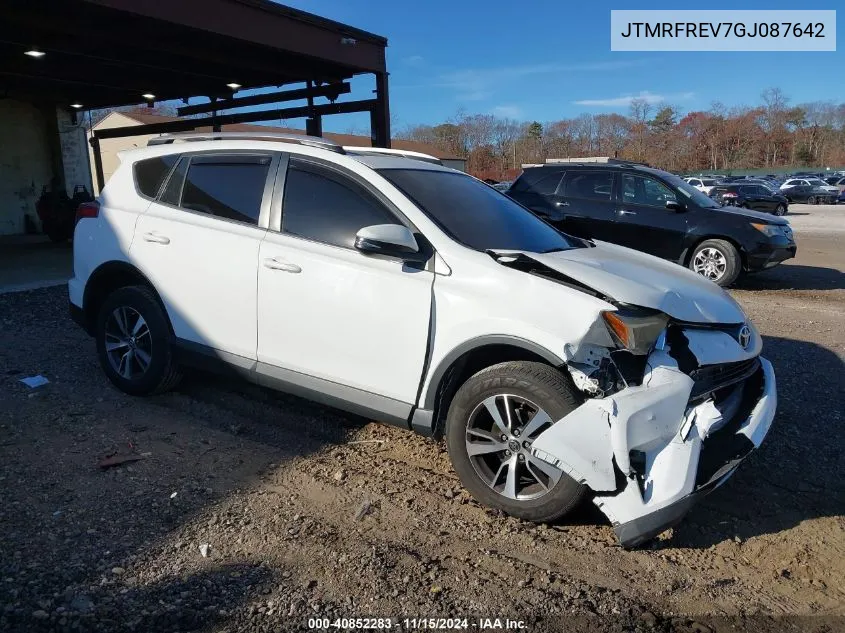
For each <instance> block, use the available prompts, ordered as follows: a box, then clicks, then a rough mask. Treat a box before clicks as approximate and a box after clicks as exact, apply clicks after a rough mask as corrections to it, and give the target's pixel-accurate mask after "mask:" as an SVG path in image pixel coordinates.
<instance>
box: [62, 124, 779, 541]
mask: <svg viewBox="0 0 845 633" xmlns="http://www.w3.org/2000/svg"><path fill="white" fill-rule="evenodd" d="M183 140H192V141H193V142H190V143H183V142H174V141H183ZM160 143H162V144H157V145H156V146H154V147H147V148H144V149H139V150H133V151H130V152H127V153H125V154H124V155H123V156H122V164H121V165H120V167H119V168H118V170H117V172H116V173H115V174H114V176H113V177H112V178H111V180H110V181H109V183H108V184H107V186H106V187H105V189H104V191H103V193H102V195H101V196H100V198H99V200H98V202H97V203H95V204H89V205H84V206H83V208H81V210H80V214H79V215H80V219H79V221H78V224H77V226H76V234H75V239H74V270H75V276H74V278H73V279H72V280H71V281H70V284H69V290H70V302H71V313H72V314H73V316H74V317H75V318H76V320H77V321H78V322H79V323H80V324H82V325H83V327H85V328H86V330H87V331H88V332H89V333H91V334H92V335H93V336H95V337H96V342H97V349H98V353H99V357H100V363H101V365H102V368H103V370H104V371H105V373H106V374H107V375H108V377H109V378H110V379H111V381H112V382H113V383H114V384H115V385H117V387H119V388H120V389H122V390H124V391H126V392H128V393H130V394H136V395H142V394H150V393H155V392H158V391H162V390H164V389H167V388H169V387H172V386H173V385H174V384H175V383H176V381H177V380H178V378H179V368H180V366H182V365H186V364H191V365H199V366H200V367H204V368H213V367H221V368H226V369H229V370H234V372H235V373H237V374H239V375H240V376H243V377H245V378H247V379H249V380H252V381H255V382H257V383H260V384H263V385H266V386H269V387H273V388H278V389H281V390H285V391H289V392H293V393H296V394H299V395H302V396H305V397H307V398H310V399H313V400H317V401H320V402H323V403H327V404H330V405H333V406H337V407H339V408H342V409H346V410H348V411H353V412H356V413H359V414H363V415H366V416H369V417H371V418H374V419H377V420H382V421H387V422H390V423H393V424H397V425H399V426H402V427H405V428H408V429H413V430H416V431H419V432H421V433H424V434H427V435H432V436H435V437H439V436H443V435H445V437H446V442H447V445H448V449H449V454H450V456H451V458H452V461H453V464H454V467H455V470H456V471H457V472H458V474H459V476H460V478H461V480H462V481H463V483H464V485H465V486H466V488H467V489H468V490H469V491H470V492H471V493H472V494H473V495H474V496H475V497H476V499H478V500H479V501H480V502H481V503H483V504H485V505H488V506H492V507H495V508H499V509H501V510H504V511H505V512H507V513H509V514H512V515H514V516H517V517H522V518H525V519H528V520H532V521H550V520H553V519H557V518H559V517H561V516H563V515H564V514H566V513H567V512H569V511H570V510H572V509H573V508H574V507H575V506H576V505H577V504H578V503H579V502H580V501H581V500H582V499H583V498H584V497H585V496H587V494H588V493H589V494H591V495H592V498H593V500H594V503H595V504H596V505H597V506H598V507H599V508H600V509H601V510H602V511H603V512H604V513H605V514H606V515H607V516H608V517H609V519H610V520H611V521H612V523H613V525H614V527H615V530H616V533H617V535H618V537H619V539H620V541H621V542H622V544H623V545H625V546H634V545H637V544H639V543H642V542H643V541H645V540H647V539H649V538H651V537H653V536H654V535H656V534H657V533H659V532H661V531H662V530H663V529H665V528H666V527H668V526H670V525H672V524H673V523H675V522H676V521H677V520H679V519H680V518H681V517H682V516H683V514H684V513H685V512H686V511H687V510H688V509H689V507H690V506H691V505H692V504H693V503H694V502H695V500H696V499H698V498H699V497H700V496H701V495H702V494H704V493H706V492H708V491H710V490H712V489H714V488H715V487H717V486H719V485H720V484H721V483H723V482H724V481H725V480H726V479H727V478H728V477H729V476H730V475H731V474H732V473H733V472H734V470H735V469H736V467H737V465H738V464H739V462H740V461H741V460H742V459H743V458H745V457H746V456H747V455H748V454H749V453H750V452H751V451H752V450H753V449H754V448H756V447H757V446H759V445H760V443H761V442H762V440H763V438H764V436H765V435H766V433H767V432H768V430H769V427H770V425H771V422H772V418H773V417H774V413H775V406H776V393H775V377H774V374H773V371H772V366H771V365H770V363H769V362H768V361H766V360H765V359H763V358H762V357H761V356H760V350H761V344H762V342H761V338H760V336H759V334H758V333H757V331H756V330H755V328H754V327H753V326H752V325H751V324H750V323H749V322H748V320H747V318H746V316H745V314H744V313H743V311H742V310H741V308H740V307H739V306H738V305H737V303H736V302H735V301H733V299H731V298H730V297H729V296H728V295H727V294H726V293H725V292H724V291H723V290H722V289H721V288H719V287H718V286H717V285H716V284H714V283H712V282H710V281H707V280H706V279H704V278H702V277H700V276H698V275H696V274H695V273H693V272H691V271H689V270H686V269H684V268H682V267H681V266H678V265H675V264H672V263H668V262H664V261H662V260H660V259H657V258H655V257H651V256H649V255H645V254H643V253H641V252H638V251H634V250H629V249H627V248H623V247H620V246H614V245H611V244H606V243H602V242H590V241H585V240H581V239H577V238H573V237H570V236H568V235H565V234H562V233H560V232H558V231H557V230H555V229H554V228H552V227H551V226H549V225H548V224H546V223H544V222H543V221H542V220H540V219H538V218H537V217H535V216H534V215H533V214H531V213H530V212H529V211H527V210H526V209H525V208H523V207H521V206H520V205H518V204H517V203H515V202H514V201H513V200H511V199H510V198H508V197H506V196H504V195H502V194H500V193H499V192H497V191H496V190H494V189H492V188H491V187H488V186H487V185H485V184H483V183H482V182H480V181H478V180H476V179H475V178H472V177H470V176H468V175H466V174H463V173H460V172H457V171H453V170H451V169H447V168H444V167H442V166H439V165H435V164H432V163H430V162H423V161H419V160H415V159H411V158H401V157H391V156H378V155H371V154H370V155H368V153H367V152H366V151H365V150H363V149H362V150H361V151H357V152H356V150H355V149H354V148H346V149H343V148H341V147H339V146H335V145H332V144H331V143H329V142H326V141H323V140H321V139H309V138H307V137H299V138H291V137H278V138H276V137H271V138H268V137H262V138H244V137H242V136H241V137H237V136H229V137H227V136H226V135H225V134H223V135H212V138H208V139H206V140H203V138H202V137H197V136H194V137H191V136H188V137H182V138H164V139H160ZM280 415H284V413H283V412H281V411H280Z"/></svg>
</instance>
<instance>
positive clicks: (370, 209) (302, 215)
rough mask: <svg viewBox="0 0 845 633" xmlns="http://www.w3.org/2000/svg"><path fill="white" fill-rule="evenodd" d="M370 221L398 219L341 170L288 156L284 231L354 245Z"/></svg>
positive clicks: (283, 216) (329, 241) (283, 213)
mask: <svg viewBox="0 0 845 633" xmlns="http://www.w3.org/2000/svg"><path fill="white" fill-rule="evenodd" d="M497 195H498V194H497ZM374 224H399V221H398V220H397V219H396V217H395V216H394V215H393V214H392V213H391V212H390V211H389V210H388V209H387V208H386V207H385V206H384V205H383V204H382V203H381V202H379V201H378V200H377V199H376V198H375V197H374V196H373V195H372V194H370V193H369V192H368V191H367V190H366V189H365V188H364V187H363V186H361V185H359V184H358V183H356V182H354V181H353V180H350V179H349V178H347V177H346V176H344V175H343V174H340V173H338V172H337V171H335V170H333V169H329V168H327V167H323V166H322V165H318V164H316V163H311V162H308V161H303V160H297V159H291V161H290V164H289V165H288V172H287V176H286V178H285V194H284V203H283V208H282V231H283V232H284V233H288V234H290V235H295V236H297V237H302V238H305V239H307V240H312V241H315V242H323V243H324V244H331V245H332V246H341V247H344V248H354V246H355V236H356V235H357V233H358V231H360V230H361V229H362V228H364V227H365V226H372V225H374Z"/></svg>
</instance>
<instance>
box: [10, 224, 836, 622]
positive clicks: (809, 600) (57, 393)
mask: <svg viewBox="0 0 845 633" xmlns="http://www.w3.org/2000/svg"><path fill="white" fill-rule="evenodd" d="M796 228H797V227H796ZM798 230H799V257H798V259H797V260H794V261H793V262H790V263H789V264H787V265H784V266H781V267H779V268H776V269H774V270H771V271H768V272H766V273H763V274H760V275H758V276H754V277H749V278H748V279H746V280H744V281H743V282H742V283H741V284H740V286H739V288H737V289H736V290H735V291H733V292H734V295H735V296H736V297H737V299H738V300H739V301H740V302H741V303H742V304H743V306H744V307H745V309H746V310H747V311H748V312H749V314H750V315H751V317H752V318H753V319H754V321H755V323H756V324H757V325H758V326H759V327H760V329H761V331H762V332H763V334H764V336H765V337H766V342H765V352H764V353H765V354H766V355H767V356H768V357H769V358H770V359H771V360H772V362H773V363H774V365H775V369H776V371H777V373H778V382H779V392H780V406H779V411H778V416H777V419H776V421H775V424H774V427H773V430H772V432H771V435H770V437H769V439H768V441H767V443H766V444H764V446H763V447H762V448H761V450H760V451H758V452H757V453H756V454H755V455H753V456H752V457H751V458H750V459H749V460H748V462H747V463H746V464H744V465H743V467H742V468H741V469H740V470H739V472H738V473H737V475H736V476H735V477H733V478H732V479H731V480H730V481H729V482H728V483H727V484H726V485H725V486H723V487H722V488H720V489H719V490H718V491H717V492H715V493H714V494H712V495H710V496H709V497H707V498H706V499H705V500H704V501H703V502H702V503H701V504H700V505H699V506H697V507H696V508H695V509H694V510H693V511H692V512H691V513H690V515H689V516H688V517H687V519H686V520H685V521H684V522H683V523H682V524H680V525H679V526H678V527H676V528H675V529H674V530H671V531H668V532H666V533H664V534H663V535H662V536H661V537H660V538H659V539H658V540H656V541H655V542H654V543H653V544H652V545H651V546H650V547H649V548H646V549H641V550H636V551H624V550H622V549H621V548H619V547H618V546H617V544H616V541H615V539H614V537H613V533H612V530H611V528H610V526H609V525H608V523H607V521H606V520H604V518H603V517H602V515H601V514H600V513H598V512H597V511H595V510H594V509H592V508H591V507H590V506H585V507H584V508H583V509H582V510H580V511H579V512H578V514H577V516H575V517H574V518H572V519H571V520H569V521H567V522H565V523H561V524H558V525H552V526H533V525H530V524H527V523H521V522H520V521H517V520H515V519H511V518H509V517H505V516H502V515H500V514H497V513H494V512H490V511H486V510H485V509H483V508H481V507H480V506H479V505H477V504H476V503H475V502H474V501H473V500H472V499H471V498H470V497H469V496H468V495H467V493H466V492H464V491H463V490H462V489H461V486H460V484H459V482H458V480H457V478H456V476H455V475H454V473H453V472H452V470H451V468H450V466H449V463H448V459H447V455H446V452H445V449H444V446H443V445H442V444H437V443H434V442H432V441H429V440H426V439H424V438H421V437H417V436H414V435H412V434H411V433H408V432H403V431H401V430H398V429H395V428H392V427H386V426H381V425H377V424H374V423H371V422H368V421H367V420H364V419H361V418H356V417H353V416H347V415H344V414H341V413H339V412H337V411H334V410H330V409H326V408H322V407H319V406H316V405H312V404H309V403H307V402H305V401H303V400H299V399H296V398H293V397H289V396H285V395H282V394H277V393H273V392H269V391H266V390H263V389H260V388H257V387H252V386H246V385H242V384H235V383H232V382H230V381H227V380H225V379H221V378H217V377H212V376H207V375H202V374H196V375H192V376H190V377H189V379H188V380H187V381H186V382H185V383H183V385H182V386H181V387H180V388H179V390H178V391H176V392H174V393H170V394H165V395H162V396H157V397H154V398H147V399H135V398H131V397H129V396H125V395H123V394H121V393H119V392H117V391H116V390H114V389H113V388H112V387H111V386H110V385H109V383H108V382H107V381H106V379H105V378H104V376H103V375H102V373H101V372H100V370H99V367H98V365H97V362H96V358H95V350H94V344H93V342H92V341H91V340H90V339H88V338H87V337H86V336H85V335H84V334H83V333H82V332H81V331H80V330H79V329H78V328H76V327H75V326H73V325H72V324H71V323H70V321H69V320H68V319H67V317H66V300H67V299H66V293H65V290H64V289H63V288H51V289H45V290H37V291H32V292H21V293H16V294H9V295H3V296H0V403H1V404H0V486H2V488H0V489H2V491H3V499H2V501H3V502H2V503H1V504H0V538H1V540H0V631H187V630H203V631H215V632H222V631H229V632H232V631H290V630H307V629H308V628H309V627H308V621H307V618H309V617H315V616H319V617H329V618H335V617H365V616H377V617H393V618H399V617H435V616H440V617H447V616H449V617H467V618H470V620H469V621H468V624H469V628H470V629H472V630H485V627H483V626H478V625H479V624H484V623H479V622H478V620H477V618H496V617H498V618H506V617H509V618H514V619H518V620H522V621H524V624H525V630H529V631H557V630H560V631H564V630H565V631H580V630H583V631H587V630H589V631H650V630H657V631H679V632H680V631H686V632H696V633H707V631H717V632H720V633H721V632H722V631H736V630H755V631H776V630H777V631H780V630H789V631H794V630H801V631H805V630H807V631H820V632H821V631H838V630H843V628H845V607H844V606H843V605H845V580H843V579H845V519H843V514H845V484H843V477H842V473H845V452H843V450H842V449H843V440H842V434H841V429H842V423H843V413H845V389H843V378H842V376H843V359H845V336H843V330H845V317H843V314H845V310H843V308H845V283H843V278H844V277H845V275H843V269H845V253H843V249H842V248H841V245H840V244H838V242H837V239H836V238H835V237H831V236H830V235H827V236H825V235H817V234H811V232H806V234H805V233H802V232H801V230H800V229H798ZM37 373H41V374H43V375H44V376H46V377H47V378H49V380H50V384H48V385H46V386H44V387H40V388H38V389H35V390H30V389H28V388H27V387H25V386H23V385H21V384H20V383H19V382H18V381H19V379H20V378H22V377H24V376H29V375H33V374H37ZM111 455H118V456H120V455H134V456H136V457H140V458H141V459H139V460H138V461H135V462H132V463H128V464H124V465H122V466H118V467H114V468H109V469H107V470H102V469H100V468H98V463H99V462H100V460H102V459H103V458H105V457H108V456H111ZM203 553H205V554H206V555H205V556H204V555H203ZM473 623H475V624H476V626H473ZM492 624H495V623H492ZM503 626H504V625H503ZM408 628H420V629H422V628H423V627H408ZM486 630H494V629H493V628H492V627H487V629H486Z"/></svg>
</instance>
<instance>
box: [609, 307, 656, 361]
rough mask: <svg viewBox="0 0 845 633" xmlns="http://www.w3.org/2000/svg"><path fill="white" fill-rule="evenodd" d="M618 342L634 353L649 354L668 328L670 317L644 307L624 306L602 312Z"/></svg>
mask: <svg viewBox="0 0 845 633" xmlns="http://www.w3.org/2000/svg"><path fill="white" fill-rule="evenodd" d="M601 316H602V318H603V319H604V323H605V325H607V329H608V330H610V334H611V336H613V339H614V340H615V341H616V343H617V344H618V345H619V346H621V347H624V348H625V349H627V350H628V351H629V352H631V353H632V354H640V355H642V354H648V353H649V352H650V351H651V348H652V347H653V346H654V343H655V342H656V341H657V337H659V336H660V333H661V332H662V331H663V330H664V329H665V328H666V324H667V323H668V322H669V317H668V316H666V315H665V314H663V313H662V312H657V311H654V310H646V309H644V308H635V307H624V308H620V309H619V310H615V311H607V312H602V313H601Z"/></svg>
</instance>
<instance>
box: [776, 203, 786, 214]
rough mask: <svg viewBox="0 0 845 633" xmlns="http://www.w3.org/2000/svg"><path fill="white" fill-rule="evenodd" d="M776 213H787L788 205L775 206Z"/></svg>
mask: <svg viewBox="0 0 845 633" xmlns="http://www.w3.org/2000/svg"><path fill="white" fill-rule="evenodd" d="M775 215H777V216H782V215H786V206H785V205H783V204H779V205H778V206H776V207H775Z"/></svg>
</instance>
